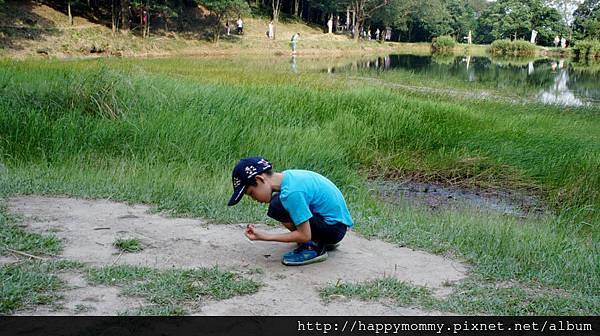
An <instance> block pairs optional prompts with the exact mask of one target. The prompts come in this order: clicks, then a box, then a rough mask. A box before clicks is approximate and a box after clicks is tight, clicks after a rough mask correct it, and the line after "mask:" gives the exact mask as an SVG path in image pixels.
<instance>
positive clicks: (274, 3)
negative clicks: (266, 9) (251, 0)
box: [271, 0, 281, 23]
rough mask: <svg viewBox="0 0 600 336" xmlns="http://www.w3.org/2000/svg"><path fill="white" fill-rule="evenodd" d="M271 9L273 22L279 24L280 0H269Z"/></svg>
mask: <svg viewBox="0 0 600 336" xmlns="http://www.w3.org/2000/svg"><path fill="white" fill-rule="evenodd" d="M271 9H273V21H274V22H275V23H277V22H279V11H280V9H281V0H271Z"/></svg>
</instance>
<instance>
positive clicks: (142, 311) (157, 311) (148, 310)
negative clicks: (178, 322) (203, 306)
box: [119, 305, 187, 316]
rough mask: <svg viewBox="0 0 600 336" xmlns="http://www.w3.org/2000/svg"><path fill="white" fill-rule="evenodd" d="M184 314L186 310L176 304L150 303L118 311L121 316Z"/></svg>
mask: <svg viewBox="0 0 600 336" xmlns="http://www.w3.org/2000/svg"><path fill="white" fill-rule="evenodd" d="M186 314H187V311H186V310H185V309H184V308H182V307H180V306H176V305H167V306H160V305H152V306H146V307H140V308H137V309H130V310H126V311H124V312H121V313H119V315H121V316H183V315H186Z"/></svg>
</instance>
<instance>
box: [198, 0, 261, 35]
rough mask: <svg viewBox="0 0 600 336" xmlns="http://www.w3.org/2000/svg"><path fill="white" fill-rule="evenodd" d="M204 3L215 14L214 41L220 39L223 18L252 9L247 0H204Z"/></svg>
mask: <svg viewBox="0 0 600 336" xmlns="http://www.w3.org/2000/svg"><path fill="white" fill-rule="evenodd" d="M202 5H204V7H206V9H208V10H209V11H210V12H211V14H212V15H213V18H214V21H213V41H214V42H215V43H216V42H218V41H219V37H220V35H221V28H222V27H223V20H224V19H225V18H227V17H230V16H234V15H241V14H244V13H247V12H248V11H249V10H250V7H249V6H248V3H247V2H246V1H245V0H202Z"/></svg>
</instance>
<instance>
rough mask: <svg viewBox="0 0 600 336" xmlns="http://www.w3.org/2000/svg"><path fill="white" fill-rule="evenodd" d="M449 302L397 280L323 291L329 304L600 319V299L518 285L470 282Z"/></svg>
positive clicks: (461, 285)
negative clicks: (341, 301)
mask: <svg viewBox="0 0 600 336" xmlns="http://www.w3.org/2000/svg"><path fill="white" fill-rule="evenodd" d="M455 287H456V288H454V291H453V292H452V293H451V294H450V295H449V296H448V297H446V298H443V299H440V298H436V297H434V296H433V295H432V293H431V290H430V289H428V288H426V287H420V286H414V285H411V284H408V283H405V282H403V281H399V280H398V279H396V278H393V277H385V278H382V279H376V280H371V281H366V282H359V283H349V282H342V283H340V282H338V283H336V284H335V285H331V286H327V287H325V288H322V289H321V290H320V295H321V297H322V298H323V299H324V300H325V301H332V300H335V299H336V298H338V297H347V298H357V299H360V300H363V301H373V300H375V301H376V300H383V299H386V300H388V299H391V300H393V301H394V303H395V304H396V305H398V306H402V307H407V306H417V307H419V308H425V309H427V310H438V311H444V312H452V313H457V314H464V315H479V314H489V315H505V316H523V315H597V314H598V311H599V310H600V297H598V295H585V294H581V293H569V292H565V291H560V290H556V289H553V288H546V287H535V286H524V285H521V284H519V283H516V282H508V283H504V284H494V283H488V282H486V281H485V280H483V279H478V280H477V281H475V280H474V279H468V280H466V281H463V282H461V283H459V284H458V285H455Z"/></svg>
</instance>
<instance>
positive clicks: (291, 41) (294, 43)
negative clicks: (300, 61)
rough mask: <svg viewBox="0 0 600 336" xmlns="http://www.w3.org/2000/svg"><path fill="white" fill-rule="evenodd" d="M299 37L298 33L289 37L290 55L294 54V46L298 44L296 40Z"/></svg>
mask: <svg viewBox="0 0 600 336" xmlns="http://www.w3.org/2000/svg"><path fill="white" fill-rule="evenodd" d="M299 39H300V33H295V34H294V35H292V38H291V39H290V45H291V46H292V55H294V54H296V47H297V46H298V40H299Z"/></svg>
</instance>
